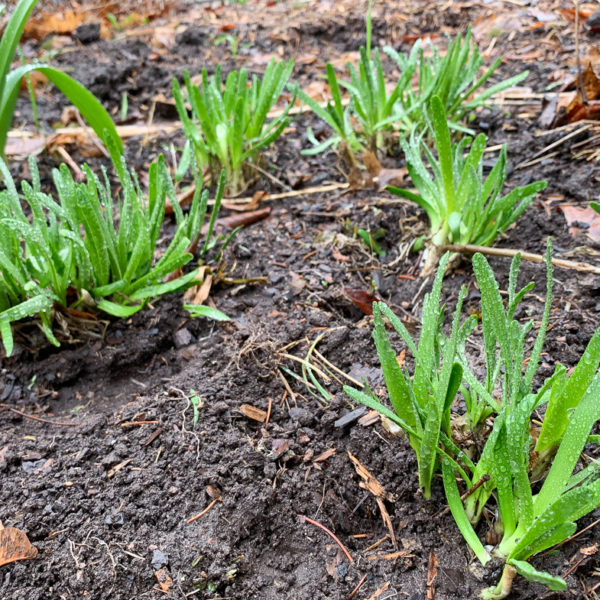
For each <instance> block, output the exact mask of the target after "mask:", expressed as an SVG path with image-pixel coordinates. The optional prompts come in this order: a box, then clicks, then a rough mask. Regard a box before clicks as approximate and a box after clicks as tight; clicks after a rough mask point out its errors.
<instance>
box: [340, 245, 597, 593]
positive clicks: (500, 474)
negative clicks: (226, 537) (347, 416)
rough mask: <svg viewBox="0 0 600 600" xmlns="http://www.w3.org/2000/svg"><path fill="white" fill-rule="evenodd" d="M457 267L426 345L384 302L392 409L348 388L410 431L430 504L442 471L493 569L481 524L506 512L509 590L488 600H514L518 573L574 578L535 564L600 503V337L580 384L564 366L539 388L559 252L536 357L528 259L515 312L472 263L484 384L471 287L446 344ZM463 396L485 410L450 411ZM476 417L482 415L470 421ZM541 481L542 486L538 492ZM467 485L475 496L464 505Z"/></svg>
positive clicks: (577, 374) (431, 300)
mask: <svg viewBox="0 0 600 600" xmlns="http://www.w3.org/2000/svg"><path fill="white" fill-rule="evenodd" d="M448 258H449V257H448V254H446V255H445V256H444V257H443V259H442V261H441V264H440V268H439V271H438V274H437V276H436V279H435V282H434V287H433V290H432V292H431V294H430V295H429V296H428V298H427V300H426V303H425V304H424V308H423V326H422V330H421V336H420V339H419V342H418V345H416V344H415V343H414V342H413V340H412V339H411V337H410V335H409V334H408V332H407V331H406V329H405V328H404V326H403V325H402V323H401V322H400V320H399V319H398V318H397V317H396V316H395V315H394V314H393V313H392V312H391V311H390V309H389V308H388V307H387V306H385V305H383V304H381V303H375V304H374V311H373V314H374V316H375V330H374V333H373V336H374V339H375V343H376V347H377V351H378V354H379V357H380V360H381V364H382V368H383V374H384V378H385V382H386V386H387V389H388V394H389V399H390V403H391V404H392V408H393V410H390V409H389V408H387V407H386V406H385V405H384V404H382V402H381V401H380V400H379V399H378V398H376V397H375V395H374V394H373V393H372V392H371V391H370V390H368V393H364V392H360V391H359V390H355V389H353V388H349V387H347V388H345V389H346V391H347V393H348V394H349V395H350V396H351V397H352V398H353V399H355V400H358V401H360V402H363V403H364V404H366V405H367V406H369V407H371V408H374V409H376V410H378V411H379V412H381V413H382V414H383V415H385V416H386V417H388V418H389V419H391V420H392V421H394V422H396V423H397V424H398V425H399V426H400V427H402V428H403V429H404V430H405V431H406V433H407V435H408V439H409V441H410V443H411V445H412V447H413V448H414V449H415V452H416V455H417V460H418V465H419V481H420V483H421V486H422V487H423V490H424V493H425V495H426V496H428V495H429V493H430V484H431V477H432V475H433V473H435V472H436V470H437V469H441V472H442V480H443V484H444V490H445V493H446V498H447V502H448V505H449V508H450V510H451V513H452V515H453V517H454V519H455V521H456V523H457V526H458V527H459V529H460V531H461V533H462V534H463V537H464V538H465V540H466V541H467V543H468V545H469V546H470V547H471V549H472V550H473V552H474V553H475V555H476V556H477V558H478V559H479V560H480V561H481V562H482V563H483V564H486V563H487V562H488V561H489V560H490V558H491V554H490V552H489V551H488V549H487V548H486V547H484V545H483V544H482V542H481V541H480V539H479V537H478V536H477V534H476V533H475V530H474V528H473V525H474V524H476V523H477V521H478V520H479V517H480V515H481V514H482V510H483V507H484V506H486V505H487V504H489V503H491V502H494V503H495V504H496V507H497V510H496V511H492V512H497V514H498V519H497V521H496V523H495V525H494V528H495V530H496V533H497V535H498V536H499V538H500V539H501V541H500V543H499V544H498V545H497V547H496V548H495V549H494V551H493V554H494V555H495V556H498V557H500V558H501V559H502V560H503V561H504V564H505V567H504V570H503V574H502V577H501V580H500V581H499V583H498V585H497V586H494V587H491V588H488V589H486V590H483V591H482V594H481V596H482V598H484V599H489V600H496V599H500V598H505V597H506V596H507V595H508V594H509V593H510V589H511V585H512V581H513V579H514V577H515V576H516V574H520V575H522V576H524V577H526V578H527V579H529V580H531V581H537V582H541V583H544V584H546V585H547V586H548V587H550V588H551V589H553V590H560V589H566V583H565V581H564V580H563V579H561V578H560V577H557V576H554V575H551V574H549V573H546V572H542V571H539V570H538V569H536V568H535V567H533V566H532V565H531V564H530V563H529V562H528V560H529V559H530V558H531V557H533V556H535V555H536V554H539V553H540V552H542V551H543V550H546V549H548V548H550V547H552V546H554V545H556V544H560V543H561V542H563V541H565V540H566V539H567V538H568V537H570V536H571V535H572V534H573V533H574V532H575V531H576V524H575V522H576V521H577V519H579V518H581V517H582V516H584V515H586V514H588V513H589V512H591V511H593V510H594V509H596V508H597V507H598V506H600V467H599V466H598V463H597V462H596V461H592V462H591V463H589V464H587V466H583V467H582V468H581V469H579V470H577V468H578V464H579V463H580V457H581V454H582V452H583V450H584V447H585V445H586V444H590V443H591V444H597V443H598V436H591V435H590V433H591V430H592V427H593V426H594V424H595V423H597V422H598V420H599V419H600V374H599V373H598V366H599V365H600V330H599V331H598V332H596V334H595V335H594V336H593V338H592V340H591V341H590V343H589V345H588V347H587V349H586V351H585V353H584V355H583V356H582V358H581V360H580V361H579V363H578V364H577V366H576V367H575V369H574V371H573V373H572V374H571V376H570V377H569V376H567V374H566V370H565V368H564V367H562V366H561V365H558V366H557V367H556V369H555V371H554V373H553V375H552V376H551V377H549V378H548V379H547V380H546V381H545V382H544V383H543V384H542V385H541V386H540V387H539V388H537V389H536V388H535V386H534V381H535V375H536V373H537V370H538V367H539V362H540V356H541V352H542V347H543V343H544V339H545V335H546V329H547V325H548V319H549V315H550V306H551V300H552V263H551V244H550V242H549V243H548V251H547V254H546V263H547V277H548V283H547V291H546V303H545V307H544V313H543V316H542V320H541V323H540V327H539V330H538V333H537V336H536V338H535V342H534V344H533V347H532V349H531V351H529V352H527V350H526V347H527V344H526V340H527V336H528V334H529V333H530V332H531V330H532V327H533V321H529V322H527V323H525V324H522V323H520V322H519V321H518V320H516V319H515V318H514V314H515V310H516V308H517V306H518V304H519V303H520V302H521V300H522V299H523V297H524V296H525V294H526V293H527V292H529V291H530V290H531V288H532V287H533V284H529V285H527V286H525V287H524V288H522V289H521V290H519V291H517V275H518V270H519V263H520V256H519V255H517V256H516V257H515V259H514V261H513V263H512V266H511V270H510V277H509V284H508V301H507V304H506V307H505V306H504V303H503V301H502V297H501V296H500V292H499V288H498V283H497V282H496V280H495V277H494V274H493V272H492V270H491V268H490V267H489V265H488V263H487V261H486V259H485V258H484V257H483V256H482V255H481V254H476V255H475V256H474V258H473V266H474V270H475V275H476V277H477V282H478V284H479V287H480V289H481V315H482V317H481V318H482V330H483V342H484V347H485V360H486V368H487V372H486V375H485V376H484V377H483V378H478V377H477V376H476V375H475V374H474V372H473V371H472V370H471V369H470V367H469V364H468V361H467V359H466V357H465V351H464V348H465V340H466V339H467V337H468V336H469V334H470V333H471V331H472V330H473V328H474V326H475V322H474V317H469V318H468V319H467V320H466V321H465V322H464V323H463V324H462V325H460V326H459V322H458V319H459V313H460V306H461V303H462V299H463V296H464V290H463V291H461V293H460V294H459V298H458V302H457V309H456V313H455V317H454V320H453V323H452V330H451V334H450V337H449V338H446V337H445V336H444V334H443V331H442V330H441V318H440V317H441V315H442V312H441V311H440V309H439V289H440V286H441V275H440V274H441V273H443V271H444V269H445V267H446V263H447V261H448ZM436 299H437V300H438V302H437V303H436V302H435V300H436ZM382 316H385V317H387V318H388V320H389V321H390V323H391V324H392V326H393V327H394V329H395V330H396V331H397V332H398V333H399V334H400V335H401V337H402V339H403V340H404V342H405V343H406V345H407V346H408V348H409V349H410V351H411V352H412V354H413V356H414V358H415V366H414V372H413V375H412V377H411V376H410V374H409V373H408V372H407V370H406V369H405V370H404V372H403V371H402V369H401V368H400V367H399V366H398V363H397V361H396V356H395V352H394V350H393V349H392V347H391V344H390V342H389V339H388V336H387V333H386V331H385V326H384V323H383V320H382ZM427 351H428V354H426V352H427ZM459 388H462V389H463V390H465V389H467V388H468V390H469V392H470V393H471V394H474V395H475V396H473V397H476V398H477V402H466V403H465V408H466V412H467V416H468V417H469V418H467V419H464V418H462V417H461V418H457V417H456V416H454V415H453V414H452V412H451V409H452V404H453V400H454V397H455V394H456V392H457V390H458V389H459ZM497 390H501V397H500V398H496V397H495V395H494V394H495V393H497ZM482 406H483V407H485V411H487V414H488V415H493V416H494V419H493V424H492V427H491V430H490V431H489V432H488V433H487V436H486V437H485V438H484V440H483V442H482V443H481V445H475V446H473V444H472V443H471V442H470V441H469V442H468V443H467V442H465V440H473V439H476V435H480V434H481V432H480V431H479V432H477V431H475V429H474V428H475V427H476V426H477V425H478V424H479V423H480V422H481V415H482V408H481V407H482ZM544 406H546V412H545V416H544V419H543V422H542V425H541V427H540V426H539V425H536V424H535V421H533V415H534V414H536V418H537V415H538V414H539V413H537V411H539V409H540V408H542V407H544ZM470 411H473V413H472V414H470V415H469V412H470ZM456 421H460V429H461V431H462V432H463V433H466V435H461V436H456V431H457V429H458V428H457V427H456ZM469 427H473V429H469ZM465 428H466V432H465ZM477 439H481V438H480V437H479V438H477ZM478 448H479V449H478ZM457 476H458V481H457ZM540 482H542V485H541V488H539V492H537V493H535V492H534V489H536V487H537V486H539V483H540ZM459 483H460V486H461V487H464V488H466V494H465V496H466V498H465V499H464V500H463V498H464V496H461V490H460V487H459ZM534 486H535V487H534Z"/></svg>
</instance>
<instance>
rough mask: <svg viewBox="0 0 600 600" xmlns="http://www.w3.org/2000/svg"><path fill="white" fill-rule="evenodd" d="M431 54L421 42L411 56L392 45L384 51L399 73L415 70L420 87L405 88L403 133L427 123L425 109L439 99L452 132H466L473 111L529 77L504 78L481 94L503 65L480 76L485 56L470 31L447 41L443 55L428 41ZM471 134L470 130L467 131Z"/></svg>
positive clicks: (399, 112)
mask: <svg viewBox="0 0 600 600" xmlns="http://www.w3.org/2000/svg"><path fill="white" fill-rule="evenodd" d="M429 45H430V50H431V51H430V52H429V53H428V56H426V55H425V52H424V49H423V47H422V43H421V40H417V41H416V42H415V44H414V45H413V47H412V49H411V51H410V52H409V54H408V55H405V54H401V53H399V52H397V51H396V50H395V49H394V48H392V47H390V46H385V47H384V49H383V50H384V52H385V53H386V54H387V55H388V56H389V57H390V58H392V59H393V60H394V62H395V63H396V64H397V66H398V68H399V69H400V72H402V73H403V72H404V71H406V70H408V71H411V72H412V71H415V72H416V74H417V77H416V79H417V86H416V89H413V87H412V85H407V86H405V87H404V88H403V90H402V93H401V95H400V97H399V98H398V103H397V105H396V107H395V108H396V111H395V112H396V118H397V120H398V127H399V129H400V130H401V131H404V132H406V133H407V134H410V133H412V132H415V131H419V130H420V129H422V127H423V126H424V125H425V124H426V123H425V119H424V113H425V109H426V108H427V106H428V105H429V103H430V102H431V100H432V98H433V97H434V96H437V97H438V98H439V99H440V101H441V103H442V106H443V107H444V110H445V111H446V114H447V117H448V121H449V122H450V123H451V126H452V128H453V129H457V130H465V125H464V120H465V118H467V117H468V116H469V115H470V114H471V113H472V112H473V111H475V110H477V109H478V108H480V107H482V106H485V104H486V102H487V101H488V100H489V99H490V98H491V97H492V96H493V95H494V94H497V93H499V92H501V91H503V90H505V89H507V88H509V87H512V86H514V85H517V84H518V83H520V82H521V81H523V79H525V78H526V77H527V75H528V72H527V71H524V72H523V73H519V74H518V75H515V76H514V77H510V78H508V79H504V80H502V81H500V82H498V83H496V84H495V85H492V86H490V87H488V88H486V89H485V90H483V91H480V90H481V88H482V87H483V86H484V85H485V84H486V83H487V82H488V81H489V79H490V78H491V77H492V75H493V74H494V73H495V71H496V70H497V69H498V67H499V66H500V64H501V62H502V58H500V57H499V58H497V59H496V61H494V63H493V64H492V65H491V66H490V67H488V68H487V69H486V70H485V71H484V72H483V73H482V74H481V75H480V74H479V73H480V71H481V67H482V66H483V57H482V56H481V53H480V52H479V48H478V47H477V44H475V43H474V42H473V39H472V35H471V28H470V27H469V30H468V31H467V33H466V35H465V36H464V37H463V36H462V35H461V34H459V35H457V36H456V37H455V38H454V39H453V40H452V39H450V38H448V49H447V51H446V53H445V54H444V55H443V56H441V54H440V51H439V49H438V48H437V47H436V46H435V45H434V44H432V43H431V42H429ZM467 131H468V130H467Z"/></svg>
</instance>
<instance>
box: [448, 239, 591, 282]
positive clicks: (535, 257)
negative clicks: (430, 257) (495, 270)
mask: <svg viewBox="0 0 600 600" xmlns="http://www.w3.org/2000/svg"><path fill="white" fill-rule="evenodd" d="M446 250H448V251H450V252H460V253H463V254H475V253H476V252H481V254H487V255H488V256H506V257H510V258H512V257H514V256H515V255H516V254H520V255H521V258H522V259H523V260H528V261H530V262H537V263H543V262H544V260H545V258H544V257H543V256H542V255H541V254H532V253H531V252H521V251H520V250H512V249H509V248H488V247H487V246H475V245H473V244H448V245H445V246H442V251H444V252H445V251H446ZM552 264H553V265H554V266H555V267H562V268H563V269H573V270H575V271H579V272H580V273H594V274H596V275H600V267H596V266H595V265H591V264H589V263H584V262H576V261H574V260H564V259H562V258H553V259H552Z"/></svg>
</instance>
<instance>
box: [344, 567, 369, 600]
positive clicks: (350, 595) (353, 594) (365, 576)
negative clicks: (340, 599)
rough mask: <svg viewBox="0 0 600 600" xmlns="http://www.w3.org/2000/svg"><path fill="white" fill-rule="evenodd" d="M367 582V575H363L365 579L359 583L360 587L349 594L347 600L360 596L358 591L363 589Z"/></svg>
mask: <svg viewBox="0 0 600 600" xmlns="http://www.w3.org/2000/svg"><path fill="white" fill-rule="evenodd" d="M366 580H367V573H365V574H364V575H363V578H362V579H361V580H360V581H359V582H358V585H357V586H356V587H355V588H354V589H353V590H352V591H351V592H350V593H349V594H348V597H347V598H346V600H352V598H354V596H356V594H358V590H360V588H361V587H362V585H363V583H364V582H365V581H366Z"/></svg>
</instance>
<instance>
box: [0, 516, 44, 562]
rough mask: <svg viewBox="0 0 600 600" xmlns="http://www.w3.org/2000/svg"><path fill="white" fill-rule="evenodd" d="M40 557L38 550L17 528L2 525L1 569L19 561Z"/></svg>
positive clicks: (0, 545)
mask: <svg viewBox="0 0 600 600" xmlns="http://www.w3.org/2000/svg"><path fill="white" fill-rule="evenodd" d="M37 555H38V551H37V548H36V547H35V546H33V545H32V544H31V542H30V541H29V539H28V538H27V536H26V535H25V534H24V533H23V532H22V531H21V530H20V529H17V528H16V527H4V528H2V527H1V525H0V567H2V566H3V565H7V564H8V563H11V562H15V561H17V560H27V559H29V558H35V557H36V556H37Z"/></svg>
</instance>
